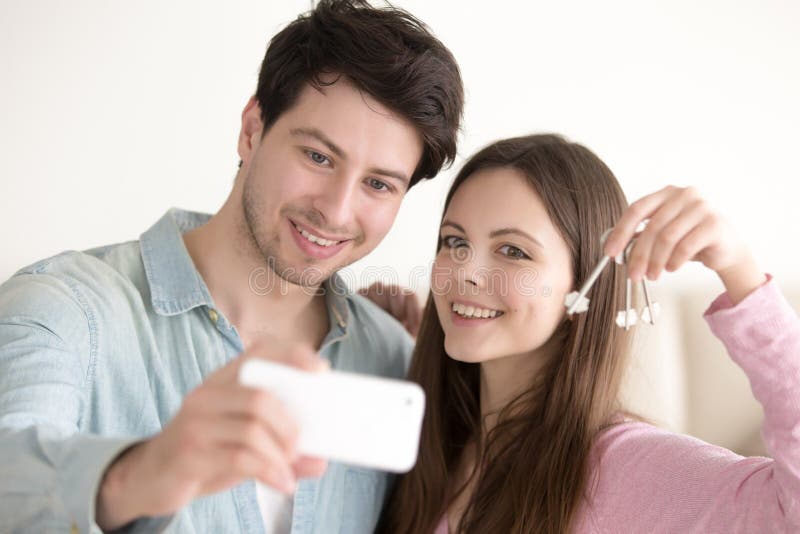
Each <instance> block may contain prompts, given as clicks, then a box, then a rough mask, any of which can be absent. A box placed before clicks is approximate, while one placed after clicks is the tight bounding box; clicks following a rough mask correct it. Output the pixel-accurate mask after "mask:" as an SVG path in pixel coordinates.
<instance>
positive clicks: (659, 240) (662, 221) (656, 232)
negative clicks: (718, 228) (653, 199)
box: [628, 188, 697, 282]
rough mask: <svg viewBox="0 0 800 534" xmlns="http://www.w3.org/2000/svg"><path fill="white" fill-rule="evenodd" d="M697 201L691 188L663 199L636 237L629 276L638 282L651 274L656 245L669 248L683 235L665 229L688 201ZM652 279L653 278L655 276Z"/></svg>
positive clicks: (692, 202) (630, 260)
mask: <svg viewBox="0 0 800 534" xmlns="http://www.w3.org/2000/svg"><path fill="white" fill-rule="evenodd" d="M696 202H697V198H696V195H695V193H694V190H692V189H689V188H686V189H674V190H673V191H672V195H671V196H669V197H667V198H664V199H663V200H662V204H660V205H659V206H658V208H657V209H656V210H655V211H654V212H653V213H652V214H651V216H650V220H649V222H648V223H647V228H645V230H644V231H643V232H642V233H641V234H639V236H638V237H637V238H636V243H635V244H634V246H633V250H632V251H631V255H630V257H629V258H628V276H629V277H630V279H631V280H633V281H634V282H638V281H639V279H640V278H641V277H642V276H644V275H645V274H649V271H648V266H649V265H650V263H651V256H652V254H653V252H654V247H655V246H656V245H662V246H666V247H668V248H669V250H671V249H672V247H673V246H675V243H677V241H679V240H680V237H681V236H673V235H667V234H664V229H665V228H666V227H667V226H669V225H670V224H671V223H672V222H673V221H674V220H675V219H676V218H677V217H679V216H680V214H681V212H682V211H683V210H684V209H685V208H686V205H687V203H691V204H695V203H696ZM668 252H669V251H668ZM650 279H651V280H653V279H654V276H651V277H650Z"/></svg>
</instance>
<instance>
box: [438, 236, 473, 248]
mask: <svg viewBox="0 0 800 534" xmlns="http://www.w3.org/2000/svg"><path fill="white" fill-rule="evenodd" d="M442 245H444V246H445V247H447V248H459V247H466V246H468V243H467V240H466V239H464V238H463V237H458V236H456V235H448V236H445V237H443V238H442Z"/></svg>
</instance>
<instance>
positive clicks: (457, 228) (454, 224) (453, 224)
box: [439, 219, 467, 234]
mask: <svg viewBox="0 0 800 534" xmlns="http://www.w3.org/2000/svg"><path fill="white" fill-rule="evenodd" d="M445 226H452V227H453V228H455V229H456V230H458V231H459V232H461V233H462V234H466V233H467V232H466V231H465V230H464V227H463V226H461V225H460V224H458V223H454V222H453V221H449V220H447V219H445V220H444V221H442V225H441V226H440V227H439V229H440V230H441V229H442V228H444V227H445Z"/></svg>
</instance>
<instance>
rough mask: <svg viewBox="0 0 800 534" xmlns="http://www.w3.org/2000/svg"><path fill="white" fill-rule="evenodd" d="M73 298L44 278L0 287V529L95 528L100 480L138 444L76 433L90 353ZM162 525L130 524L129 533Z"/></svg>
mask: <svg viewBox="0 0 800 534" xmlns="http://www.w3.org/2000/svg"><path fill="white" fill-rule="evenodd" d="M78 297H79V295H78V294H76V293H75V288H73V287H70V286H69V285H68V284H67V283H65V282H62V281H61V280H60V279H58V278H56V277H54V276H50V275H43V274H21V275H16V276H14V277H12V278H11V279H10V280H9V281H7V282H6V283H5V284H3V285H2V286H0V459H1V460H0V531H2V532H34V531H36V532H50V531H72V532H74V531H76V530H77V531H79V532H99V531H100V529H99V527H98V526H97V524H96V523H95V521H94V518H95V500H96V495H97V491H98V488H99V484H100V481H101V480H102V477H103V474H104V473H105V470H106V468H107V467H108V466H109V465H110V464H111V462H112V461H113V460H114V459H115V458H116V457H117V456H118V455H119V454H120V453H121V452H122V451H124V450H125V449H126V448H128V447H129V446H130V445H132V444H133V443H135V441H137V440H132V439H127V438H110V437H103V436H98V435H91V434H88V433H84V432H82V431H81V428H82V415H83V414H84V413H85V410H84V408H85V405H86V402H87V395H88V393H87V388H88V385H87V382H86V377H87V374H88V373H87V370H88V368H89V366H90V365H91V364H92V363H93V362H92V358H93V354H92V349H91V347H92V339H91V332H90V331H91V328H92V326H91V325H92V323H91V321H90V320H89V315H87V310H86V309H84V308H83V307H82V306H81V302H80V300H81V299H80V298H78ZM165 521H166V519H162V520H160V521H156V522H154V520H149V519H148V520H144V521H142V522H138V521H137V522H135V523H132V524H131V525H130V528H129V529H127V530H129V531H135V530H140V528H141V527H144V526H148V528H150V529H152V528H153V527H156V528H158V527H159V526H160V525H161V524H162V523H165ZM149 531H150V532H152V530H149Z"/></svg>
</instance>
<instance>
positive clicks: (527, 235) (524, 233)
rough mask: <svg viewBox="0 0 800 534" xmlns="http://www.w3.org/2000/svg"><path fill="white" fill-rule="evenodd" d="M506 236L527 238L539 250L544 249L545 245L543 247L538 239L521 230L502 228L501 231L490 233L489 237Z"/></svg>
mask: <svg viewBox="0 0 800 534" xmlns="http://www.w3.org/2000/svg"><path fill="white" fill-rule="evenodd" d="M506 234H517V235H521V236H522V237H525V238H527V239H529V240H530V241H531V242H533V244H535V245H536V246H538V247H539V248H544V245H542V243H541V242H540V241H539V240H538V239H536V238H535V237H533V236H532V235H530V234H529V233H527V232H523V231H522V230H520V229H519V228H500V229H499V230H492V231H491V232H490V233H489V237H492V238H494V237H498V236H501V235H506Z"/></svg>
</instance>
